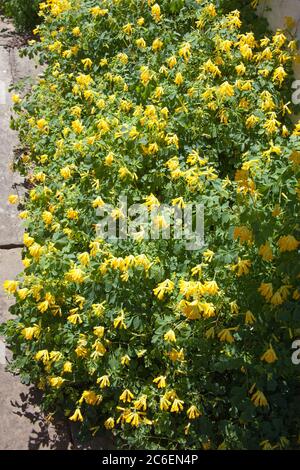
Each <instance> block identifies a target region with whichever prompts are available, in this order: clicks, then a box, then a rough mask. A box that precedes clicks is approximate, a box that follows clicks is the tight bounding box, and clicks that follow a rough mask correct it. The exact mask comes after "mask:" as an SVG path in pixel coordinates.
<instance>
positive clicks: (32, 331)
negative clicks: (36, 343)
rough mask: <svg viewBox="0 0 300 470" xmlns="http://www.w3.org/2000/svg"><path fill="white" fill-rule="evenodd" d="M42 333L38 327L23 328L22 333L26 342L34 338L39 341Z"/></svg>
mask: <svg viewBox="0 0 300 470" xmlns="http://www.w3.org/2000/svg"><path fill="white" fill-rule="evenodd" d="M40 332H41V328H40V327H39V326H38V325H34V326H29V327H27V328H23V329H22V331H21V333H22V335H23V336H24V338H25V339H26V340H32V339H33V338H35V339H37V338H38V337H39V335H40Z"/></svg>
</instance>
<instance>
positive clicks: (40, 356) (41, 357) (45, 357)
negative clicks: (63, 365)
mask: <svg viewBox="0 0 300 470" xmlns="http://www.w3.org/2000/svg"><path fill="white" fill-rule="evenodd" d="M35 359H36V360H37V361H43V363H44V364H46V363H47V362H48V361H49V359H50V357H49V352H48V350H47V349H42V350H40V351H38V352H37V353H36V355H35Z"/></svg>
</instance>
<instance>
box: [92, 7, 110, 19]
mask: <svg viewBox="0 0 300 470" xmlns="http://www.w3.org/2000/svg"><path fill="white" fill-rule="evenodd" d="M90 12H91V14H92V15H93V16H95V17H96V18H97V16H105V15H107V13H108V10H107V9H104V8H100V7H99V6H96V7H93V8H91V9H90Z"/></svg>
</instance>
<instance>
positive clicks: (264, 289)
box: [258, 282, 273, 300]
mask: <svg viewBox="0 0 300 470" xmlns="http://www.w3.org/2000/svg"><path fill="white" fill-rule="evenodd" d="M258 292H260V294H261V295H262V296H263V297H265V299H266V300H270V299H271V297H272V295H273V286H272V284H271V283H266V282H262V283H261V285H260V287H259V288H258Z"/></svg>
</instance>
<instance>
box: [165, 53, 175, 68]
mask: <svg viewBox="0 0 300 470" xmlns="http://www.w3.org/2000/svg"><path fill="white" fill-rule="evenodd" d="M166 62H167V65H168V67H169V68H170V69H173V68H174V67H175V65H176V64H177V59H176V57H175V56H174V55H172V56H171V57H169V58H168V59H166Z"/></svg>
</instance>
